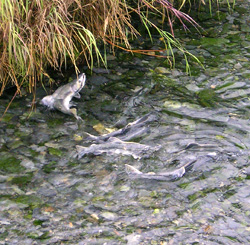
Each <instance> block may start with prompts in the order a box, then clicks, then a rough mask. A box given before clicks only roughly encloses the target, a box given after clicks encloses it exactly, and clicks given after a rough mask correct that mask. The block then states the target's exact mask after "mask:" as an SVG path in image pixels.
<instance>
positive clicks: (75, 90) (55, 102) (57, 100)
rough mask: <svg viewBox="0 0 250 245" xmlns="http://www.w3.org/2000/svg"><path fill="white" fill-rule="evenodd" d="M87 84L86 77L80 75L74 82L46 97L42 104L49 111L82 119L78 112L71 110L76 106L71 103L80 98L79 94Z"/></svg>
mask: <svg viewBox="0 0 250 245" xmlns="http://www.w3.org/2000/svg"><path fill="white" fill-rule="evenodd" d="M85 82H86V75H85V74H84V73H82V74H80V75H79V77H78V78H77V79H75V80H74V81H73V82H71V83H68V84H66V85H63V86H61V87H59V88H58V89H57V90H56V91H55V92H54V93H53V94H52V95H48V96H45V97H44V98H43V99H42V100H41V104H42V105H44V106H47V107H48V108H49V109H57V110H59V111H61V112H63V113H65V114H69V115H73V116H74V117H75V118H76V119H81V117H79V116H77V110H76V109H75V108H71V107H72V106H74V104H73V103H71V100H72V98H73V97H75V98H78V99H79V98H80V97H81V96H80V94H79V92H80V91H81V90H82V88H83V87H84V85H85Z"/></svg>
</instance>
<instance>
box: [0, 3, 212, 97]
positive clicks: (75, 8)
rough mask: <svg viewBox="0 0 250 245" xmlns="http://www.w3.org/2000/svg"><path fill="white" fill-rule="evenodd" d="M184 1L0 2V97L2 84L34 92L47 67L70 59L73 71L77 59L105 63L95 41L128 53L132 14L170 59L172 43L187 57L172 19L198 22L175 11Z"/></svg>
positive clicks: (134, 33) (135, 33) (59, 66)
mask: <svg viewBox="0 0 250 245" xmlns="http://www.w3.org/2000/svg"><path fill="white" fill-rule="evenodd" d="M203 1H205V0H202V1H201V3H202V2H203ZM210 1H212V0H209V1H208V2H210ZM188 2H190V1H188ZM185 3H186V0H181V1H180V2H179V1H178V3H177V4H176V3H175V5H176V6H175V7H174V5H173V0H172V3H171V0H170V1H167V0H132V1H129V0H128V1H126V0H102V1H101V0H32V1H29V0H1V2H0V67H1V69H0V83H1V87H0V96H1V95H2V94H3V92H4V89H5V88H6V86H8V85H14V86H15V87H16V89H17V91H16V94H18V93H19V94H20V93H21V87H25V88H27V90H28V91H29V92H35V89H36V86H37V84H38V83H41V82H42V81H43V80H44V77H48V78H50V76H49V74H48V73H47V68H48V67H50V68H53V69H55V70H61V69H62V68H63V67H67V65H68V64H69V63H70V64H73V66H74V68H75V71H76V72H78V65H79V64H78V63H79V60H80V59H79V57H83V60H84V62H86V63H87V64H88V66H89V67H90V68H91V67H92V66H93V63H94V62H95V61H96V60H97V61H98V62H103V63H104V64H105V56H104V57H103V55H102V54H101V52H100V49H99V47H100V46H101V45H100V44H101V42H102V43H104V45H105V46H108V45H109V46H111V47H112V48H113V50H114V49H115V48H117V47H120V48H123V49H126V50H128V51H130V52H133V50H132V49H131V48H130V40H131V38H135V37H136V36H138V35H140V33H139V31H138V30H137V29H136V27H135V22H134V21H133V19H134V17H136V18H137V20H140V22H141V23H142V24H143V25H144V27H145V28H146V30H147V31H148V35H149V36H150V37H151V36H152V35H151V31H152V29H155V30H157V32H158V33H159V34H160V35H161V36H162V40H163V42H164V43H165V49H166V50H168V51H169V53H170V54H171V57H173V58H171V59H172V60H169V61H170V62H172V63H173V64H174V62H175V61H174V55H173V49H172V47H176V48H177V49H179V50H180V51H181V52H182V53H183V54H184V56H185V59H186V60H187V55H191V56H192V54H190V53H188V52H187V51H186V50H185V49H183V47H182V46H181V44H180V43H179V42H178V40H177V39H175V37H174V26H173V23H174V21H175V20H176V19H177V20H178V21H179V22H180V23H181V24H182V25H183V27H184V29H187V26H186V24H187V23H189V24H191V25H193V26H195V27H197V28H198V27H199V26H198V24H197V23H196V22H195V21H194V20H193V19H192V18H191V17H190V16H188V15H187V14H185V13H183V12H181V7H182V6H183V5H184V4H185ZM152 15H157V16H158V17H160V18H161V19H162V21H166V22H167V23H168V26H169V31H166V30H163V29H161V28H159V27H158V26H156V25H155V24H154V23H153V22H152V21H151V20H150V17H151V16H152ZM193 58H194V59H196V58H195V57H194V56H193ZM81 60H82V58H81ZM196 61H197V62H199V61H198V60H197V59H196ZM187 64H188V63H187ZM187 67H188V65H187Z"/></svg>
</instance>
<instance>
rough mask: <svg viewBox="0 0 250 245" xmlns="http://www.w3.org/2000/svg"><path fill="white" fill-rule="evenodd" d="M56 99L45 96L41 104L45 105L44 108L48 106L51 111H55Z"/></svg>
mask: <svg viewBox="0 0 250 245" xmlns="http://www.w3.org/2000/svg"><path fill="white" fill-rule="evenodd" d="M54 101H55V100H54V98H53V96H52V95H48V96H45V97H44V98H43V99H42V100H41V102H40V104H42V105H44V106H47V107H49V108H50V109H53V108H54Z"/></svg>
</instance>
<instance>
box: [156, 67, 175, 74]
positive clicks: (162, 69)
mask: <svg viewBox="0 0 250 245" xmlns="http://www.w3.org/2000/svg"><path fill="white" fill-rule="evenodd" d="M155 72H156V73H160V74H170V73H171V71H170V70H169V69H167V68H165V67H156V68H155Z"/></svg>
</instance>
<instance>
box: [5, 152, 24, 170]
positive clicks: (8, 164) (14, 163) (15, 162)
mask: <svg viewBox="0 0 250 245" xmlns="http://www.w3.org/2000/svg"><path fill="white" fill-rule="evenodd" d="M20 163H21V160H19V159H17V158H15V157H14V156H13V155H12V154H10V153H7V152H1V153H0V169H1V171H4V172H5V173H20V172H22V171H23V170H25V168H24V167H23V166H21V164H20Z"/></svg>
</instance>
